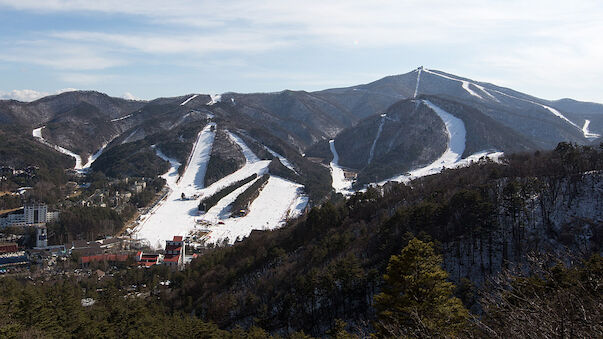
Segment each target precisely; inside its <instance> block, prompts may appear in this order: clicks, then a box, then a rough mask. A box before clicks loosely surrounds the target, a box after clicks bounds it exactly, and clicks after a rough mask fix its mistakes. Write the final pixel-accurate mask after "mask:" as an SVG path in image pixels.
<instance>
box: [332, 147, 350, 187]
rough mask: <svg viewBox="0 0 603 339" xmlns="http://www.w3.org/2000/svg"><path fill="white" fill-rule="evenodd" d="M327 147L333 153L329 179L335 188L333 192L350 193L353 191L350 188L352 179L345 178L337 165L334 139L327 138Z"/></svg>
mask: <svg viewBox="0 0 603 339" xmlns="http://www.w3.org/2000/svg"><path fill="white" fill-rule="evenodd" d="M329 147H330V148H331V153H332V154H333V160H331V164H330V165H331V179H332V184H331V185H332V186H333V188H334V189H335V192H337V193H341V194H343V195H350V194H352V193H354V191H353V190H352V181H350V180H346V179H345V174H344V172H343V169H342V168H341V166H339V154H337V150H336V149H335V140H329Z"/></svg>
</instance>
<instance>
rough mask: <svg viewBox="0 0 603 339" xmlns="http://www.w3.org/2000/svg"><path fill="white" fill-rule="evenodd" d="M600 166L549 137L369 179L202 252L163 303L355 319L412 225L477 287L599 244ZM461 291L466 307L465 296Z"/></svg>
mask: <svg viewBox="0 0 603 339" xmlns="http://www.w3.org/2000/svg"><path fill="white" fill-rule="evenodd" d="M602 169H603V153H602V152H601V149H593V148H581V147H575V146H571V145H568V144H560V145H559V146H558V147H557V149H556V150H555V151H552V152H537V153H534V154H520V155H516V156H510V157H507V158H506V159H505V164H504V165H502V164H496V163H493V162H483V163H479V164H476V165H473V166H471V167H468V168H462V169H456V170H447V171H445V172H443V173H442V174H439V175H435V176H430V177H425V178H423V179H420V180H416V181H413V182H412V183H411V185H410V186H407V185H404V184H388V185H386V186H385V187H383V189H382V190H377V189H369V190H368V191H367V192H366V193H357V194H355V195H353V196H352V197H350V199H349V200H347V201H340V202H337V203H333V204H332V203H327V204H325V205H323V206H321V207H316V208H313V209H312V210H311V211H310V212H309V213H308V214H307V215H306V216H304V217H303V218H301V219H299V220H297V221H295V222H293V223H291V224H290V225H289V226H288V227H286V228H283V229H280V230H276V231H271V232H254V233H253V234H252V235H251V236H250V238H249V239H247V240H245V241H243V242H241V243H238V244H235V245H234V246H232V247H227V248H220V249H216V250H213V251H210V252H208V253H206V254H205V255H204V256H202V257H201V258H199V260H197V261H194V262H193V263H192V265H191V266H190V268H187V270H186V271H185V272H184V273H183V275H182V279H183V280H182V282H181V283H180V285H179V286H180V289H179V290H178V294H177V295H175V296H174V298H172V299H171V300H170V303H174V305H177V306H176V307H177V308H178V307H184V306H185V305H183V304H181V303H180V302H179V300H184V299H185V298H192V300H193V305H194V309H195V310H196V312H197V314H199V315H201V316H202V317H204V318H205V319H208V320H212V321H215V322H217V323H218V324H219V325H220V326H221V327H231V326H234V325H235V324H239V325H243V326H249V325H250V324H257V325H259V326H261V327H262V328H264V329H268V330H270V331H278V332H281V331H285V332H286V331H287V330H288V329H296V330H300V329H303V330H304V331H306V332H309V333H312V334H314V335H321V334H324V329H325V328H329V327H330V326H331V324H333V322H334V321H335V319H338V318H339V319H344V320H345V321H346V322H347V323H348V324H350V325H351V327H352V328H355V327H360V328H362V327H363V326H365V325H363V324H366V321H367V320H370V319H373V317H374V313H373V312H374V311H373V308H372V306H371V305H372V300H373V296H374V295H375V294H376V293H377V292H378V291H379V290H380V289H381V285H382V278H381V277H382V274H383V273H384V271H385V268H386V265H387V262H388V259H389V258H390V256H391V255H393V254H397V253H399V252H400V250H401V249H402V248H403V247H404V246H405V244H406V243H407V241H408V240H409V239H410V238H412V236H413V235H415V236H419V237H420V238H423V239H433V240H435V241H436V242H437V243H438V244H439V250H440V251H441V252H442V254H443V257H444V268H445V269H446V270H447V271H448V272H449V273H450V278H451V279H452V280H453V281H454V282H455V283H457V284H463V279H464V278H467V279H469V280H470V281H472V282H473V284H475V285H476V286H480V285H481V284H482V282H483V281H484V280H485V279H486V278H487V277H490V276H492V274H496V273H497V272H499V271H500V270H501V269H502V268H503V267H518V266H522V265H524V264H526V263H527V258H528V254H529V253H530V252H532V251H537V252H541V251H548V252H552V253H557V254H558V255H565V254H564V253H566V252H565V251H571V252H573V253H575V254H578V253H580V254H581V255H585V256H588V254H589V253H599V252H600V251H601V250H602V248H601V243H602V242H601V234H603V233H601V229H600V228H601V224H602V220H603V215H601V211H602V210H603V209H602V207H603V206H602V205H601V201H603V200H602V199H601V196H600V194H601V189H602V187H601V183H602V182H603V181H602V180H601V175H602V173H603V172H601V170H602ZM593 212H594V213H593ZM291 277H296V278H295V279H291ZM218 281H219V282H220V283H217V282H218ZM465 283H466V282H465ZM466 300H467V302H469V304H467V305H466V306H467V307H468V308H471V307H474V306H475V305H474V304H472V303H474V302H475V300H476V299H475V297H473V298H468V299H466ZM471 300H473V301H471Z"/></svg>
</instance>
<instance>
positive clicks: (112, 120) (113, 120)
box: [110, 114, 132, 122]
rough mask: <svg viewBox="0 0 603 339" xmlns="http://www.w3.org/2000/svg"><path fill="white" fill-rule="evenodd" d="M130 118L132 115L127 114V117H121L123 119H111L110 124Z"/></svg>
mask: <svg viewBox="0 0 603 339" xmlns="http://www.w3.org/2000/svg"><path fill="white" fill-rule="evenodd" d="M131 116H132V114H128V115H126V116H123V117H121V118H115V119H111V120H110V121H111V122H116V121H120V120H124V119H128V118H129V117H131Z"/></svg>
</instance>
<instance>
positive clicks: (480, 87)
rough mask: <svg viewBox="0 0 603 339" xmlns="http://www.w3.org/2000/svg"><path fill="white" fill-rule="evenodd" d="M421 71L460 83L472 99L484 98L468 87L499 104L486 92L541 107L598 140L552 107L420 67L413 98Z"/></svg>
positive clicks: (586, 136) (585, 135) (588, 137)
mask: <svg viewBox="0 0 603 339" xmlns="http://www.w3.org/2000/svg"><path fill="white" fill-rule="evenodd" d="M421 70H423V71H425V72H427V73H429V74H433V75H436V76H439V77H441V78H444V79H448V80H452V81H457V82H460V83H461V87H463V89H464V90H465V91H466V92H467V93H469V94H470V95H472V96H474V97H477V98H479V99H482V100H484V98H483V97H482V96H480V95H479V94H477V93H476V92H475V91H473V90H472V89H471V88H470V87H469V85H471V86H475V87H476V88H478V89H479V90H480V91H481V92H483V93H485V94H486V95H487V96H488V97H490V98H491V99H492V100H495V101H496V102H500V101H499V100H498V99H497V98H496V97H495V96H494V95H492V94H491V93H490V92H488V90H490V91H493V92H495V93H498V94H500V95H503V96H506V97H508V98H512V99H515V100H520V101H524V102H527V103H530V104H533V105H536V106H539V107H541V108H543V109H545V110H547V111H549V112H550V113H552V114H553V115H555V116H556V117H558V118H560V119H562V120H564V121H565V122H567V123H568V124H570V125H572V126H573V127H575V128H576V129H578V130H580V131H581V132H582V134H583V135H584V137H585V138H587V139H596V138H598V137H599V135H598V134H594V133H589V132H588V126H586V127H587V128H586V129H585V128H584V127H582V128H580V126H578V125H577V124H576V123H574V122H573V121H571V120H569V119H568V118H567V117H566V116H565V115H563V114H562V113H561V112H559V110H557V109H555V108H553V107H551V106H547V105H544V104H541V103H539V102H536V101H533V100H529V99H524V98H518V97H516V96H513V95H510V94H507V93H505V92H502V91H499V90H497V89H493V88H489V89H488V90H486V89H485V88H484V86H481V85H478V84H476V83H473V82H469V81H467V80H462V79H457V78H454V77H451V76H448V75H444V74H440V73H438V72H435V71H432V70H429V69H427V68H421V67H420V68H419V71H418V72H419V73H418V74H417V88H416V89H415V94H414V96H413V97H416V96H417V90H418V88H419V80H420V79H419V77H420V75H421ZM585 125H586V122H585Z"/></svg>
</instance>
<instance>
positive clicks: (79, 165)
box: [32, 126, 89, 170]
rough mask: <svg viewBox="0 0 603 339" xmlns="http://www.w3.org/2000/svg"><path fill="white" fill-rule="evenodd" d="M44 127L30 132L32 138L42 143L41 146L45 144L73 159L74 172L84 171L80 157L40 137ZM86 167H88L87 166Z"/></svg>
mask: <svg viewBox="0 0 603 339" xmlns="http://www.w3.org/2000/svg"><path fill="white" fill-rule="evenodd" d="M44 127H46V126H42V127H38V128H36V129H34V130H33V131H32V135H33V137H34V138H36V139H38V141H40V142H41V143H43V144H45V145H47V146H50V147H52V148H54V149H55V150H57V151H59V152H61V153H63V154H67V155H68V156H70V157H73V158H75V167H74V169H76V170H82V169H84V166H83V165H82V157H80V156H79V155H77V154H75V153H73V152H71V151H70V150H68V149H66V148H63V147H61V146H58V145H53V144H51V143H49V142H48V141H46V140H44V138H43V137H42V129H43V128H44ZM87 165H89V164H87Z"/></svg>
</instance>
